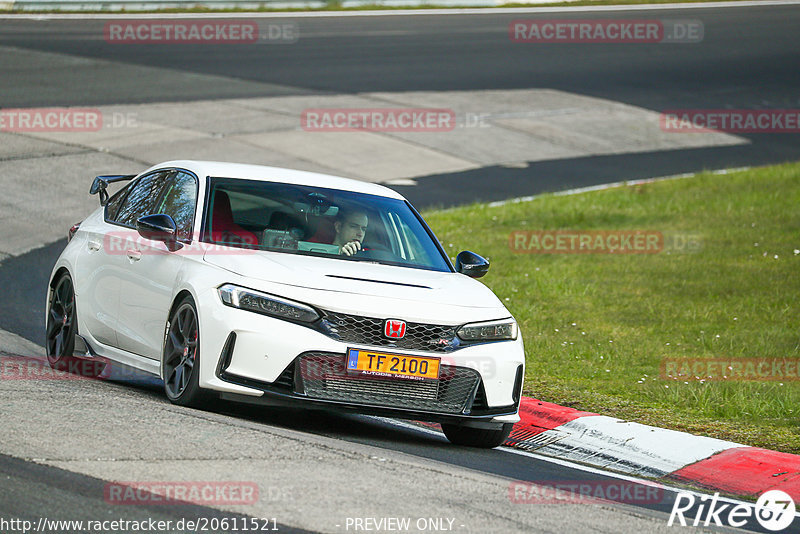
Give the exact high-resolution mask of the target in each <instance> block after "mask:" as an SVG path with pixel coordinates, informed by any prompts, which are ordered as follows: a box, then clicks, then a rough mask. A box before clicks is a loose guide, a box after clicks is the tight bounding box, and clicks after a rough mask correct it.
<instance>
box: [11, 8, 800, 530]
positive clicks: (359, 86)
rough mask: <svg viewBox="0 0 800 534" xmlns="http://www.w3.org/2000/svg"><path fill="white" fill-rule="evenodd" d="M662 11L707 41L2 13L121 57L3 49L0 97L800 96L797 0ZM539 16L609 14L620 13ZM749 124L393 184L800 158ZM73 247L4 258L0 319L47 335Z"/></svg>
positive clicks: (357, 426)
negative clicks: (258, 31) (247, 30)
mask: <svg viewBox="0 0 800 534" xmlns="http://www.w3.org/2000/svg"><path fill="white" fill-rule="evenodd" d="M617 15H618V16H620V17H629V18H645V17H643V16H642V15H641V14H640V13H624V12H622V13H619V14H615V15H614V16H617ZM656 16H658V17H660V18H672V19H699V20H701V21H702V22H703V24H704V27H705V39H704V41H703V42H702V44H695V45H691V44H673V45H665V44H652V45H637V46H624V45H618V44H607V45H598V44H595V45H591V46H587V45H584V44H551V45H524V44H513V43H511V42H510V41H509V39H508V23H509V22H510V21H511V20H513V19H515V18H520V17H519V16H515V15H497V14H492V15H480V16H440V15H434V16H425V17H419V16H414V17H406V16H391V17H370V18H369V19H365V18H358V17H342V18H325V19H315V18H302V19H296V20H294V22H296V23H297V24H298V25H299V28H300V32H301V39H300V40H299V41H298V42H297V43H296V44H295V45H292V46H278V45H274V46H262V47H258V48H253V47H240V46H237V45H220V46H213V45H212V46H204V47H195V46H179V45H175V46H172V47H171V48H170V53H169V54H165V53H163V49H162V48H161V47H158V46H112V45H109V44H108V43H105V42H104V41H103V38H102V26H103V21H98V20H89V21H84V20H58V21H46V22H41V21H31V20H2V21H0V46H13V47H18V48H23V49H33V50H39V51H47V52H58V53H61V54H69V55H73V56H77V57H90V58H99V59H105V60H108V61H109V62H113V64H114V65H116V66H117V67H119V66H121V67H122V68H121V70H119V69H118V70H115V71H114V72H115V75H114V76H113V77H111V76H108V75H107V73H106V72H104V71H103V70H102V69H98V70H97V71H96V72H94V73H92V75H91V76H87V75H86V73H85V72H83V71H79V70H75V71H70V70H62V71H58V72H52V71H49V70H48V68H47V66H46V65H42V66H39V67H38V68H37V66H30V65H22V64H17V63H16V61H17V59H16V58H15V56H14V55H13V54H11V55H6V56H3V57H0V65H2V66H3V71H4V72H6V73H13V75H11V76H7V75H6V76H2V77H0V95H2V96H0V107H4V108H7V107H39V106H67V105H82V106H92V105H105V104H125V103H149V102H168V101H176V102H177V101H187V100H193V99H198V100H199V99H215V98H230V97H250V96H271V95H288V94H326V93H330V94H336V93H355V92H365V91H388V92H392V91H415V90H427V91H443V90H448V91H452V90H481V89H514V88H553V89H560V90H564V91H569V92H574V93H580V94H585V95H590V96H597V97H602V98H608V99H612V100H616V101H621V102H625V103H629V104H633V105H636V106H641V107H644V108H648V109H652V110H656V111H658V110H663V109H669V108H673V109H674V108H716V109H718V108H732V109H736V108H797V107H800V93H798V88H800V69H798V68H797V65H800V34H798V32H797V28H798V27H800V9H798V7H797V6H782V7H770V8H756V7H754V8H737V9H730V10H723V9H717V8H713V9H700V10H696V9H692V10H670V11H659V12H657V15H656ZM539 17H541V18H568V17H571V18H609V15H608V14H602V13H601V14H599V15H597V14H591V13H582V14H579V15H569V16H565V15H558V14H555V15H537V18H539ZM522 18H527V17H522ZM283 20H287V21H292V20H293V19H283ZM126 65H130V66H135V65H146V66H152V67H160V68H163V69H168V70H171V71H181V72H189V73H201V74H214V75H219V76H224V77H233V78H237V79H241V80H255V81H259V82H264V83H268V84H274V85H273V86H270V87H268V88H264V86H261V88H260V89H259V91H258V92H248V90H246V89H243V88H242V86H236V88H234V89H232V88H231V87H229V86H228V85H227V84H225V83H224V81H220V82H219V83H209V84H204V85H198V86H191V85H187V86H181V87H166V86H164V85H163V84H160V83H158V80H157V79H147V78H144V79H142V78H133V77H126V75H125V72H126V70H125V66H126ZM742 135H743V136H744V137H746V138H748V139H749V140H750V141H751V142H752V144H750V145H746V146H735V147H720V148H705V149H694V150H680V151H667V152H655V153H644V154H625V155H615V156H602V157H588V158H579V159H570V160H555V161H547V162H536V163H532V164H531V165H530V166H529V167H528V168H526V169H517V168H513V169H512V168H500V167H498V168H482V169H478V170H475V171H469V172H464V173H455V174H452V175H444V176H435V177H426V178H422V179H419V180H417V182H418V185H417V186H413V187H397V189H398V190H400V191H401V192H402V193H403V194H405V195H407V196H408V197H409V198H410V199H411V200H412V202H414V203H415V204H417V205H419V206H420V207H425V206H431V205H450V204H458V203H463V202H469V201H473V200H497V199H501V198H508V197H514V196H522V195H530V194H533V193H537V192H541V191H550V190H559V189H564V188H569V187H577V186H585V185H593V184H596V183H604V182H608V181H618V180H621V179H635V178H645V177H652V176H662V175H669V174H675V173H681V172H689V171H696V170H701V169H710V168H722V167H738V166H745V165H758V164H767V163H775V162H781V161H788V160H795V159H798V157H799V156H800V143H798V140H797V136H796V135H794V136H793V135H787V134H783V135H779V134H774V135H768V134H742ZM456 186H457V187H456ZM63 244H64V243H63V242H57V243H54V244H52V245H49V246H47V247H44V248H42V249H38V250H35V251H33V252H30V253H28V254H25V255H23V256H20V257H17V258H11V259H8V260H6V261H5V262H4V263H3V264H2V266H0V283H1V284H2V287H4V288H8V293H7V294H6V296H5V298H4V299H3V300H2V302H0V328H2V329H4V330H7V331H10V332H14V333H17V334H19V335H21V336H23V337H25V338H27V339H29V340H31V341H34V342H36V343H39V344H42V342H43V339H42V330H43V327H42V325H41V317H42V315H43V309H42V306H43V304H44V303H43V288H44V287H45V283H46V280H47V276H48V275H49V272H50V266H51V265H52V264H53V263H54V261H55V258H56V257H57V255H58V253H59V252H60V250H61V248H63ZM131 387H132V388H133V389H134V390H135V391H136V392H137V393H138V394H140V395H142V396H148V397H153V398H154V399H160V395H161V394H160V393H159V392H158V391H157V390H156V389H153V388H147V387H142V386H131ZM225 413H226V414H232V415H234V416H235V417H236V418H239V419H241V420H243V421H252V422H256V423H258V424H264V425H275V426H283V427H286V428H294V429H297V430H301V431H305V432H310V433H316V434H321V435H327V436H335V437H337V438H339V439H343V440H346V441H352V442H355V443H365V444H369V445H372V446H377V447H380V448H386V449H387V450H394V451H401V452H403V453H406V454H411V455H418V456H420V457H425V458H433V459H436V460H439V461H442V462H447V463H450V464H452V465H458V466H462V467H464V468H467V469H472V470H478V471H482V472H486V473H492V474H496V475H500V476H505V477H509V478H514V479H517V480H571V479H580V480H587V479H597V480H601V479H603V477H602V476H601V475H593V474H589V473H586V472H581V471H575V470H571V469H569V468H565V467H561V466H557V465H553V464H550V463H547V462H544V461H539V460H534V459H531V458H528V457H522V456H517V455H513V454H511V453H508V452H502V451H472V450H468V449H462V448H454V447H451V446H449V445H447V444H446V443H445V441H444V438H443V437H441V438H437V437H433V436H431V435H429V434H426V433H422V432H416V431H413V430H409V429H406V428H402V427H396V426H392V425H391V424H388V423H383V422H379V421H375V420H363V419H362V418H359V417H345V416H339V415H335V414H323V415H322V416H320V417H318V418H315V419H314V421H315V422H314V423H308V419H303V420H304V422H303V424H302V425H299V424H298V423H297V421H298V419H297V418H295V417H293V416H292V413H291V412H285V413H278V414H271V415H264V413H263V412H262V411H259V410H255V409H252V408H248V407H242V406H234V407H231V408H230V409H226V411H225ZM0 476H2V477H3V479H4V483H3V484H2V489H0V512H2V515H3V516H6V517H7V516H16V517H34V516H36V517H38V516H39V515H41V513H40V512H39V511H38V510H40V509H41V507H42V506H47V507H52V509H53V512H54V515H58V514H59V513H60V514H62V515H66V514H67V513H69V512H71V511H72V510H74V509H76V508H77V509H81V510H83V511H84V514H85V516H86V517H87V518H97V517H102V516H103V515H104V514H107V512H108V511H107V510H104V509H103V507H102V504H97V503H96V502H94V503H92V502H90V501H91V499H90V498H89V495H90V494H92V495H95V494H96V493H95V492H94V490H92V492H88V491H87V490H85V488H86V487H93V488H95V489H96V486H97V485H98V484H102V481H100V480H97V479H92V478H91V477H84V476H83V475H76V474H74V473H69V472H67V471H62V470H59V469H55V468H52V467H45V466H39V465H35V464H31V463H28V462H22V461H20V460H17V459H14V458H11V457H7V456H0ZM12 495H16V497H12ZM42 495H47V497H46V498H43V497H42ZM53 503H59V504H58V505H57V506H54V505H53ZM668 507H669V503H667V504H662V505H654V506H651V507H649V508H648V509H647V510H646V509H643V510H642V511H641V512H642V513H648V511H649V510H661V511H668ZM196 508H197V509H192V510H189V512H192V513H196V514H198V515H201V514H202V515H205V516H206V517H212V516H213V515H214V514H215V513H216V512H215V511H214V510H210V509H201V508H200V507H196ZM182 511H183V512H185V511H184V510H182ZM115 512H118V510H115ZM126 514H130V516H131V517H156V516H159V514H162V515H164V517H167V516H169V515H170V514H171V512H170V511H169V510H167V511H164V509H160V510H155V511H154V510H149V509H147V508H143V509H135V508H131V509H128V510H126ZM183 515H184V516H186V513H184V514H183ZM226 515H227V516H228V517H230V516H231V515H232V514H230V513H227V514H226ZM282 530H286V531H289V529H288V528H286V529H282Z"/></svg>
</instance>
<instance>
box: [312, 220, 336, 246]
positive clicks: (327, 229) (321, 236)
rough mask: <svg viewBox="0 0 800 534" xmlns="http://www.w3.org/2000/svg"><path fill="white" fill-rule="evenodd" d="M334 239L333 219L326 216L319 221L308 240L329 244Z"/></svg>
mask: <svg viewBox="0 0 800 534" xmlns="http://www.w3.org/2000/svg"><path fill="white" fill-rule="evenodd" d="M334 239H336V228H334V226H333V221H332V220H331V218H330V217H326V218H324V219H321V220H320V221H319V226H317V231H316V232H315V233H314V235H313V236H311V237H310V238H309V239H308V240H309V241H310V242H312V243H324V244H328V245H330V244H331V243H333V240H334Z"/></svg>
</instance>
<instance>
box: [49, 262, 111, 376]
mask: <svg viewBox="0 0 800 534" xmlns="http://www.w3.org/2000/svg"><path fill="white" fill-rule="evenodd" d="M45 326H46V332H45V337H46V340H47V361H48V363H49V364H50V367H52V368H53V369H57V370H59V371H68V372H70V373H73V374H76V375H80V376H85V377H89V378H95V377H96V376H98V375H99V374H100V373H102V372H103V370H104V369H105V367H106V364H105V362H101V361H97V360H84V359H81V358H75V357H74V356H73V352H74V351H75V335H76V334H77V332H78V315H77V312H76V310H75V289H74V288H73V285H72V277H71V276H70V275H69V273H64V274H62V275H61V276H60V277H59V278H58V281H57V282H56V285H55V287H54V288H53V292H52V294H51V295H50V302H49V304H48V309H47V324H46V325H45Z"/></svg>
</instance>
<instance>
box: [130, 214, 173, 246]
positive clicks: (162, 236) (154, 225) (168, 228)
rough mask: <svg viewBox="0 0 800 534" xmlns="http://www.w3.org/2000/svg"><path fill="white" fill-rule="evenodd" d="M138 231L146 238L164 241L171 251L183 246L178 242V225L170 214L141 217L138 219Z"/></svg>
mask: <svg viewBox="0 0 800 534" xmlns="http://www.w3.org/2000/svg"><path fill="white" fill-rule="evenodd" d="M136 231H137V232H139V235H140V236H142V237H144V238H145V239H152V240H153V241H163V242H164V244H165V245H167V248H168V249H169V250H170V252H175V251H176V250H178V249H179V248H181V247H182V245H181V244H180V243H178V226H177V225H176V224H175V221H174V220H173V219H172V217H170V216H169V215H165V214H163V213H156V214H154V215H145V216H144V217H139V219H137V221H136Z"/></svg>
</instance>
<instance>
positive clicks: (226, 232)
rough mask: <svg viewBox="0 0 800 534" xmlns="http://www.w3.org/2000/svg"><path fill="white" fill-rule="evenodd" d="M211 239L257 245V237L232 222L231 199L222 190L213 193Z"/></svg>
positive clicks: (216, 241) (222, 242)
mask: <svg viewBox="0 0 800 534" xmlns="http://www.w3.org/2000/svg"><path fill="white" fill-rule="evenodd" d="M211 241H213V242H214V243H221V244H237V245H238V244H241V245H245V246H256V245H258V238H257V237H256V235H255V234H254V233H253V232H250V231H247V230H245V229H244V228H242V227H241V226H239V225H238V224H236V223H235V222H233V212H232V211H231V199H230V198H228V194H227V193H225V192H223V191H217V192H215V193H214V209H213V213H212V215H211Z"/></svg>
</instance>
